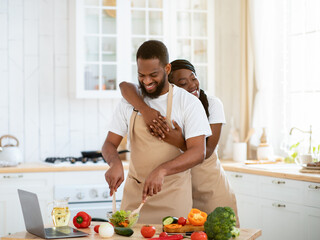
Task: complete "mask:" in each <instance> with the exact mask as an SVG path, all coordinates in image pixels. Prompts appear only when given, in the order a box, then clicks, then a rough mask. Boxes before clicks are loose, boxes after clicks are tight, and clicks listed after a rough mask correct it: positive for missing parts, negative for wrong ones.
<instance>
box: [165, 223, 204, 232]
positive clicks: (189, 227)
mask: <svg viewBox="0 0 320 240" xmlns="http://www.w3.org/2000/svg"><path fill="white" fill-rule="evenodd" d="M163 231H164V232H167V233H185V232H196V231H204V226H193V225H184V226H182V227H181V228H175V229H171V228H167V227H166V225H165V226H163Z"/></svg>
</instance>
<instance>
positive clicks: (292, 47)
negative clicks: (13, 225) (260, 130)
mask: <svg viewBox="0 0 320 240" xmlns="http://www.w3.org/2000/svg"><path fill="white" fill-rule="evenodd" d="M252 9H253V13H252V14H253V29H254V30H255V33H254V35H255V36H254V41H255V45H256V48H255V57H256V62H255V64H256V77H257V78H259V79H260V80H261V81H260V82H259V85H260V86H258V87H260V88H262V87H263V89H261V91H262V92H263V95H261V96H262V98H263V100H262V101H264V103H263V104H261V106H260V108H259V113H258V114H257V115H259V116H258V117H257V118H259V119H260V126H258V127H265V126H267V127H268V130H269V134H270V135H269V136H270V138H271V141H272V143H273V146H274V148H275V152H276V154H281V155H286V154H287V153H288V149H289V147H290V146H291V145H293V144H294V143H297V142H300V151H301V152H305V153H307V152H308V150H309V135H308V133H301V132H299V131H298V130H294V131H293V132H292V135H289V132H290V129H291V128H292V127H296V128H299V129H301V130H304V131H309V130H310V125H312V132H313V133H312V137H313V141H312V145H313V146H317V145H318V144H320V138H319V137H320V136H319V133H320V111H319V110H318V109H319V107H318V104H319V103H320V67H319V63H320V15H319V12H320V1H317V0H285V1H268V0H264V1H259V2H257V1H254V5H253V8H252ZM258 22H259V23H258ZM259 91H260V90H259ZM260 98H261V97H260ZM256 122H259V121H256ZM280 146H281V147H280Z"/></svg>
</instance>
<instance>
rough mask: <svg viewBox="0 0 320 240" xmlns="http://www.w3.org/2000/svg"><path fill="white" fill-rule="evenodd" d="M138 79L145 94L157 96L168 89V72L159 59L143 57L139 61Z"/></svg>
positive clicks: (151, 96) (152, 96)
mask: <svg viewBox="0 0 320 240" xmlns="http://www.w3.org/2000/svg"><path fill="white" fill-rule="evenodd" d="M137 65H138V80H139V85H140V87H141V90H142V93H143V95H145V96H147V97H150V98H157V97H159V96H160V95H162V94H165V93H166V92H167V91H168V87H169V84H168V80H167V78H168V73H167V71H166V66H165V67H164V66H162V65H161V63H160V61H159V59H157V58H153V59H141V58H139V59H138V61H137Z"/></svg>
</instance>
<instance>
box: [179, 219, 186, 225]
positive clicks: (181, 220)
mask: <svg viewBox="0 0 320 240" xmlns="http://www.w3.org/2000/svg"><path fill="white" fill-rule="evenodd" d="M186 223H187V219H185V218H184V217H179V219H178V224H180V225H182V226H184V225H186Z"/></svg>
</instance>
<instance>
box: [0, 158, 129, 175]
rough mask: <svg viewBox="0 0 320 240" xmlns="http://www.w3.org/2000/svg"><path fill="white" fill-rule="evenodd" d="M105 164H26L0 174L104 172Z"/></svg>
mask: <svg viewBox="0 0 320 240" xmlns="http://www.w3.org/2000/svg"><path fill="white" fill-rule="evenodd" d="M122 163H123V167H124V169H128V167H129V162H128V161H122ZM108 168H109V165H108V164H107V163H97V164H95V163H90V164H82V163H81V164H68V165H67V164H57V165H55V164H50V163H45V162H27V163H22V164H19V165H18V166H16V167H0V174H1V173H30V172H70V171H99V170H101V171H105V170H107V169H108Z"/></svg>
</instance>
